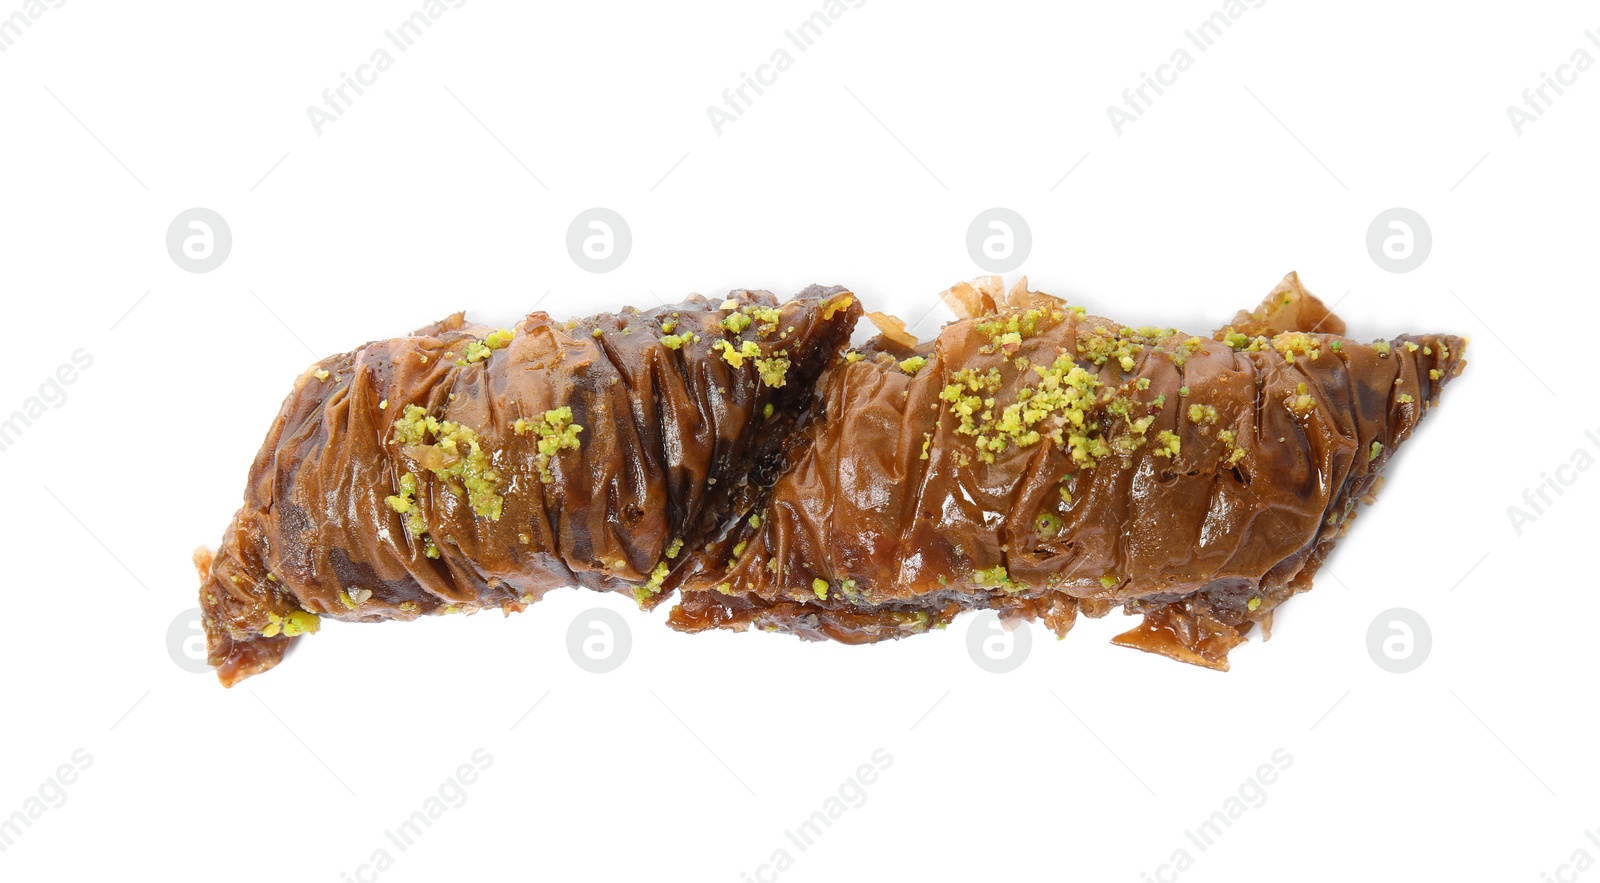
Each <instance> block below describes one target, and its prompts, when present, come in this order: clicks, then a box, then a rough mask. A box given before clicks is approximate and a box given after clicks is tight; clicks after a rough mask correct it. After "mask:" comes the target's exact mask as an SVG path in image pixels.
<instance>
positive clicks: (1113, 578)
mask: <svg viewBox="0 0 1600 883" xmlns="http://www.w3.org/2000/svg"><path fill="white" fill-rule="evenodd" d="M1120 582H1122V578H1121V577H1119V576H1117V575H1116V574H1114V573H1108V574H1105V575H1104V576H1101V577H1100V585H1101V586H1103V587H1105V588H1108V589H1114V588H1116V587H1117V584H1118V583H1120Z"/></svg>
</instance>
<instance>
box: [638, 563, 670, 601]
mask: <svg viewBox="0 0 1600 883" xmlns="http://www.w3.org/2000/svg"><path fill="white" fill-rule="evenodd" d="M670 572H671V568H669V567H668V566H667V562H665V561H657V562H656V567H655V569H654V570H652V571H650V580H649V581H648V582H646V583H645V584H644V586H643V591H645V592H646V593H648V594H651V595H655V594H658V593H660V591H661V584H662V583H664V582H666V580H667V574H668V573H670Z"/></svg>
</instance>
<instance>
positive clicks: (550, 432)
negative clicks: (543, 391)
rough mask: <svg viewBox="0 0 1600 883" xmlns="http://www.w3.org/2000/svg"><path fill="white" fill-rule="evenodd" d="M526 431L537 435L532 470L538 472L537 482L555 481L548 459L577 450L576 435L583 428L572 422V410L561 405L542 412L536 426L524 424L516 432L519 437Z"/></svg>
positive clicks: (547, 482) (548, 482)
mask: <svg viewBox="0 0 1600 883" xmlns="http://www.w3.org/2000/svg"><path fill="white" fill-rule="evenodd" d="M519 422H521V421H519ZM527 429H531V430H532V431H534V432H536V433H538V435H539V443H538V448H539V453H538V456H536V457H535V458H534V461H533V462H534V468H536V469H538V470H539V480H540V481H542V482H544V483H545V484H550V483H551V482H553V481H555V476H554V475H553V474H551V472H550V458H552V457H554V456H555V455H556V454H558V453H560V452H561V451H576V450H578V448H579V444H578V433H580V432H582V431H583V427H582V426H579V425H577V424H575V423H573V422H572V408H571V407H570V406H568V405H562V406H561V407H559V408H556V409H555V410H552V411H546V412H544V420H543V421H542V422H541V423H540V424H539V425H538V426H532V425H531V424H526V423H524V428H523V429H519V430H517V433H518V434H519V435H520V434H522V432H523V431H524V430H527Z"/></svg>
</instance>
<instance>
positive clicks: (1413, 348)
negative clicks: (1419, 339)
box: [1406, 340, 1417, 353]
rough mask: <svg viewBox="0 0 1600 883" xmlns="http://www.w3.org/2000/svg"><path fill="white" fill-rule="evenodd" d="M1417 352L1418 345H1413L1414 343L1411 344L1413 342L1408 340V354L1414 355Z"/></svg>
mask: <svg viewBox="0 0 1600 883" xmlns="http://www.w3.org/2000/svg"><path fill="white" fill-rule="evenodd" d="M1416 351H1417V345H1416V344H1414V343H1412V342H1411V341H1409V340H1408V341H1406V352H1408V353H1414V352H1416Z"/></svg>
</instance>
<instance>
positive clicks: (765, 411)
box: [761, 402, 772, 420]
mask: <svg viewBox="0 0 1600 883" xmlns="http://www.w3.org/2000/svg"><path fill="white" fill-rule="evenodd" d="M761 416H762V417H764V418H766V419H767V420H771V419H772V403H771V402H767V403H766V404H765V405H762V406H761Z"/></svg>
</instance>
